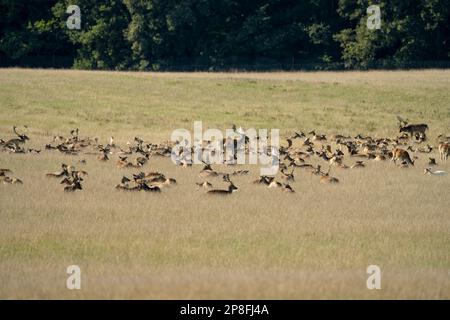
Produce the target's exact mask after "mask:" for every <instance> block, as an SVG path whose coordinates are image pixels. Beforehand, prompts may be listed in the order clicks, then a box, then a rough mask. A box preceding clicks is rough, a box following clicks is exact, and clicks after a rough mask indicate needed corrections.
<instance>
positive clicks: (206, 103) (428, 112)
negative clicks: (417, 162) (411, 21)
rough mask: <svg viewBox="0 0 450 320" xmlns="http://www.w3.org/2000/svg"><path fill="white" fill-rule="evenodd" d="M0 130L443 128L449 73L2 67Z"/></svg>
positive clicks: (123, 132)
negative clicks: (196, 124) (197, 125)
mask: <svg viewBox="0 0 450 320" xmlns="http://www.w3.org/2000/svg"><path fill="white" fill-rule="evenodd" d="M0 88H1V94H0V112H1V113H2V117H1V119H0V126H1V127H2V131H3V132H5V130H9V129H10V127H11V125H13V124H17V122H18V121H19V122H21V123H23V124H28V125H29V126H30V127H32V128H35V129H36V130H40V131H42V132H46V131H51V132H53V133H55V132H59V133H60V132H61V131H64V130H66V131H67V129H72V128H73V127H80V128H81V129H82V132H84V133H86V134H90V135H98V136H102V135H105V136H107V135H109V134H115V135H117V136H129V135H132V134H134V133H140V134H141V135H143V134H144V135H147V134H148V136H149V137H154V136H155V135H159V136H161V138H166V139H167V137H169V134H170V132H172V130H174V129H175V128H192V123H193V121H195V120H202V121H203V122H204V126H205V127H208V126H209V127H214V128H217V127H218V128H226V127H229V126H230V125H231V123H237V124H240V125H242V126H244V127H254V128H279V129H280V130H282V131H284V132H286V131H289V130H292V129H299V128H301V129H304V130H311V129H316V130H319V131H321V132H322V131H323V132H325V133H328V132H329V133H335V132H340V133H343V134H352V135H356V134H358V133H360V132H365V133H368V134H369V133H370V134H388V133H391V134H393V133H395V130H396V125H397V124H396V118H395V115H396V114H400V115H403V116H404V117H407V118H408V119H410V121H412V122H426V123H428V124H430V128H431V130H432V131H431V132H432V133H437V132H442V131H449V126H450V123H449V119H450V102H449V101H450V91H449V90H448V88H450V71H411V72H398V71H395V72H378V71H377V72H340V73H339V72H333V73H325V72H324V73H236V74H226V73H225V74H220V73H218V74H215V73H185V74H183V73H161V74H159V73H122V72H120V73H118V72H117V73H115V72H90V71H47V70H19V69H3V70H0Z"/></svg>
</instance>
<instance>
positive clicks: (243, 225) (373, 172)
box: [0, 69, 450, 299]
mask: <svg viewBox="0 0 450 320" xmlns="http://www.w3.org/2000/svg"><path fill="white" fill-rule="evenodd" d="M448 88H450V72H449V71H435V70H432V71H408V72H406V71H405V72H345V73H337V72H336V73H327V72H324V73H229V74H228V73H223V74H221V73H186V74H182V73H179V74H178V73H118V72H87V71H62V70H61V71H52V70H23V69H2V70H1V69H0V114H1V117H0V138H2V139H4V140H6V139H10V138H13V137H14V134H13V132H12V130H11V129H12V126H13V125H24V124H25V125H27V126H28V127H29V132H28V136H29V137H30V141H29V142H27V144H26V146H27V147H35V148H38V149H44V146H45V144H46V143H49V142H51V140H52V136H53V135H56V134H61V135H64V136H67V135H68V134H69V131H70V130H71V129H74V128H79V129H80V135H81V136H83V137H85V136H90V137H98V139H99V141H100V142H101V143H104V144H106V143H107V142H108V139H109V137H110V136H111V135H113V136H114V137H115V138H116V143H118V144H120V145H122V146H125V143H126V142H127V141H132V140H133V138H134V136H135V135H139V136H141V137H143V138H144V139H145V140H146V141H151V142H154V143H159V142H162V141H164V140H168V139H169V138H170V133H171V132H172V131H173V130H174V129H176V128H187V129H190V130H192V125H193V121H195V120H202V121H203V124H204V127H205V129H206V128H208V127H210V128H216V127H217V128H219V129H225V128H230V127H231V124H232V123H236V124H237V125H242V126H243V127H245V128H250V127H254V128H279V129H280V132H281V134H282V136H285V135H287V134H291V133H292V132H293V131H294V130H303V131H304V132H308V131H310V130H312V129H315V130H316V131H317V132H320V133H324V134H327V135H330V134H334V133H341V134H345V135H347V134H348V135H351V136H355V135H357V134H359V133H361V134H363V135H371V136H373V137H386V136H387V137H395V136H397V135H398V128H397V122H396V118H395V115H396V114H400V115H402V116H403V117H406V118H408V119H409V120H410V121H411V122H425V123H427V124H428V125H429V127H430V130H429V132H428V135H429V141H428V143H429V144H431V145H432V146H434V147H436V146H437V142H436V138H437V135H438V134H440V133H444V134H449V133H450V91H449V90H448ZM282 144H283V145H286V142H285V141H284V140H283V141H282ZM423 145H426V143H425V144H423ZM413 146H414V148H418V147H419V145H417V144H413ZM332 147H333V149H334V148H336V146H335V145H334V144H332ZM411 155H412V156H416V157H417V159H416V160H415V166H414V167H410V168H406V169H405V168H400V167H398V166H395V165H393V164H389V162H388V161H384V162H375V161H371V160H367V161H366V163H367V166H366V167H365V168H361V169H348V170H339V169H334V168H333V169H332V174H333V176H335V177H337V178H339V180H340V183H339V184H336V185H324V184H322V183H320V182H319V177H317V176H315V175H312V174H311V173H309V172H307V171H304V170H302V169H300V168H297V169H295V182H293V183H291V185H292V187H293V188H294V189H295V191H296V192H295V193H293V194H288V193H284V192H282V191H280V190H277V189H275V190H273V189H268V188H267V187H264V186H259V185H254V184H252V181H253V180H255V179H256V178H257V177H258V174H259V168H258V167H256V166H250V165H246V166H243V168H244V169H249V170H250V175H248V176H236V177H233V178H232V179H233V182H234V184H235V185H236V186H237V187H238V188H239V190H238V192H236V193H233V194H232V195H230V196H227V197H223V198H220V197H211V196H209V195H206V194H205V191H202V190H197V187H196V185H195V182H198V181H201V179H200V178H198V177H197V174H198V172H199V171H200V170H201V167H200V166H193V167H191V168H182V167H177V166H175V165H173V164H172V162H171V161H170V160H169V159H167V158H163V157H151V158H150V161H149V163H148V164H146V165H145V166H144V167H143V168H142V170H140V169H119V168H117V167H116V166H115V162H116V160H117V156H116V155H112V156H111V160H110V161H108V162H100V161H99V160H97V158H96V156H95V155H91V154H80V155H78V156H70V155H64V154H62V153H60V152H58V151H56V150H42V152H41V153H40V154H34V153H33V154H32V153H28V154H14V153H8V152H0V168H9V169H11V170H12V171H13V175H14V176H16V177H19V178H20V179H22V180H23V185H3V184H0V298H2V299H13V298H20V299H28V298H45V299H47V298H55V299H80V298H81V299H90V298H130V299H138V298H144V299H167V298H171V299H201V298H204V299H312V298H316V299H317V298H318V299H358V298H361V299H387V298H394V299H400V298H406V299H419V298H422V299H449V298H450V210H449V207H450V197H449V190H450V176H449V175H446V176H430V175H424V174H423V170H424V168H426V167H427V162H428V157H434V158H436V159H437V161H438V166H437V167H434V168H433V170H437V169H438V170H445V171H447V172H450V161H448V162H447V163H446V164H444V163H441V161H440V160H439V156H438V153H437V150H433V152H431V153H430V154H425V153H419V152H418V153H411ZM81 159H85V160H86V163H85V164H82V163H80V162H79V160H81ZM62 162H64V163H67V164H71V165H74V166H75V167H76V168H77V169H82V170H86V171H87V172H88V176H87V177H85V180H84V181H83V190H81V191H77V192H74V193H65V192H63V186H62V185H60V184H59V181H60V179H52V178H48V177H46V176H45V173H46V172H52V171H56V170H58V169H59V167H60V165H61V163H62ZM312 162H313V163H314V164H320V163H322V162H323V161H322V160H319V159H318V158H317V157H315V159H314V160H312ZM354 162H355V159H352V158H350V157H345V158H344V163H345V164H347V165H351V164H353V163H354ZM322 165H323V167H324V168H327V167H328V165H327V164H326V163H325V162H323V163H322ZM213 167H214V168H215V169H218V170H220V171H226V172H232V171H234V170H236V169H241V167H240V166H239V167H226V166H214V165H213ZM156 170H157V171H160V172H163V173H165V174H166V175H167V176H168V177H173V178H175V179H176V180H177V182H178V184H177V185H175V186H171V187H168V188H164V189H163V191H162V192H161V193H160V194H153V193H145V192H138V193H132V192H120V191H117V190H115V189H114V186H115V185H116V184H118V183H119V182H120V179H121V177H122V176H123V175H128V176H131V174H132V173H137V172H139V171H146V172H147V171H156ZM209 180H210V181H211V182H212V183H213V184H214V185H215V186H223V187H226V183H225V182H223V181H222V179H221V178H212V179H209ZM73 264H75V265H79V266H80V268H81V272H82V275H81V277H82V289H81V290H68V289H67V288H66V279H67V277H68V275H67V274H66V268H67V266H69V265H73ZM372 264H375V265H378V266H380V268H381V271H382V280H381V281H382V288H381V290H368V289H367V287H366V279H367V277H368V275H367V273H366V268H367V266H369V265H372Z"/></svg>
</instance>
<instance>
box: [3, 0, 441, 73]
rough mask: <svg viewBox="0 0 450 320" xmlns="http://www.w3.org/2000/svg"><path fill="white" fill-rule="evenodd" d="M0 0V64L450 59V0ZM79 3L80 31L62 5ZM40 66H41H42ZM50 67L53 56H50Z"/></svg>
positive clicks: (206, 65) (344, 63) (267, 64)
mask: <svg viewBox="0 0 450 320" xmlns="http://www.w3.org/2000/svg"><path fill="white" fill-rule="evenodd" d="M371 4H373V3H372V1H369V0H305V1H296V0H254V1H239V0H184V1H177V0H149V1H146V0H123V1H121V0H109V1H108V0H76V1H75V0H70V1H69V0H52V1H50V0H49V1H31V2H30V1H21V0H17V1H12V0H0V12H1V16H2V18H1V20H0V28H1V29H0V58H1V59H2V63H1V65H27V61H31V60H33V58H36V57H45V58H46V60H47V62H48V61H53V66H55V57H66V58H67V59H66V61H67V62H66V63H67V64H68V65H66V66H71V67H75V68H82V69H106V70H165V69H181V70H183V69H185V68H194V69H212V70H214V69H227V68H235V67H237V68H239V67H243V68H247V67H249V66H250V67H254V68H256V69H258V68H262V69H264V68H271V67H272V66H273V67H275V68H280V67H282V68H302V67H307V66H309V65H313V66H317V67H321V68H327V67H333V68H335V67H337V68H341V67H345V68H370V67H376V66H384V67H396V66H400V67H401V66H408V65H413V64H414V63H416V62H427V61H440V62H442V63H445V62H450V23H449V22H450V0H414V1H413V0H389V1H388V0H378V1H377V2H376V4H377V5H379V6H380V8H381V20H382V25H381V29H379V30H377V29H375V30H371V29H369V28H367V18H368V14H367V11H366V10H367V7H369V5H371ZM69 5H78V6H79V7H80V10H81V29H80V30H69V29H68V28H67V26H66V20H67V18H68V16H69V14H68V13H66V9H67V7H68V6H69ZM38 65H39V63H38ZM50 65H51V63H50Z"/></svg>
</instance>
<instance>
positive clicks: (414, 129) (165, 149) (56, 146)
mask: <svg viewBox="0 0 450 320" xmlns="http://www.w3.org/2000/svg"><path fill="white" fill-rule="evenodd" d="M398 120H399V126H400V128H399V133H400V134H401V135H399V136H397V137H396V138H372V137H369V136H366V137H364V136H362V135H360V134H359V135H357V136H355V137H349V136H343V135H331V136H329V137H327V136H325V135H321V134H317V133H316V132H315V131H311V132H309V133H307V134H305V133H303V132H296V131H294V134H293V135H292V136H290V137H288V138H287V139H286V143H287V146H280V148H279V159H278V160H279V161H278V162H279V168H280V170H279V173H280V179H281V180H280V181H277V179H276V177H274V176H260V177H259V179H257V180H255V181H254V182H253V183H254V184H255V185H262V186H266V187H267V188H270V189H272V188H278V189H281V190H282V191H284V192H287V193H293V192H295V191H294V189H293V188H292V186H291V185H290V183H291V182H293V181H295V176H294V172H295V170H296V169H297V170H303V171H308V172H310V173H311V174H312V175H315V176H318V177H319V181H320V182H321V183H326V184H336V183H339V179H337V178H336V177H333V176H331V175H330V170H331V168H332V167H334V168H337V169H358V168H364V167H365V166H366V162H367V161H369V160H372V161H383V160H388V159H390V162H391V163H392V162H393V163H394V164H395V165H397V166H400V167H404V168H407V167H409V166H414V160H413V159H417V158H418V154H419V153H424V154H431V152H432V151H433V150H435V148H434V147H433V146H431V145H429V144H427V145H426V147H421V146H420V144H422V143H423V142H424V141H427V136H426V131H427V130H428V126H427V125H426V124H418V125H411V124H407V123H406V121H404V120H403V119H401V118H400V117H398ZM24 128H25V130H27V127H24ZM234 128H235V126H234ZM13 131H14V133H15V134H16V136H17V138H13V139H10V140H6V141H5V140H2V139H0V151H3V152H9V153H36V154H39V153H41V150H36V149H31V148H25V144H26V142H27V141H28V140H29V137H28V136H27V135H26V134H25V133H20V132H19V131H18V128H17V127H13ZM240 132H241V131H240ZM227 139H230V138H227ZM227 139H224V141H223V143H224V144H226V143H229V142H230V141H226V140H227ZM233 139H235V138H233ZM244 140H246V139H244ZM297 141H299V142H298V143H297ZM437 142H438V147H437V149H438V152H439V159H440V161H442V162H446V161H447V159H448V157H449V154H450V137H449V136H444V135H439V136H438V141H437ZM413 143H416V144H419V147H417V148H416V149H414V148H413V147H412V145H411V144H413ZM332 144H334V150H333V149H332ZM172 147H173V143H169V142H166V143H162V144H153V143H146V142H145V141H144V140H143V139H142V138H139V137H135V138H134V142H133V143H130V142H128V143H127V147H126V148H125V149H122V148H121V147H120V146H118V145H116V144H115V142H114V138H113V137H111V138H110V140H109V143H107V144H106V145H103V144H100V143H99V142H98V139H96V138H94V139H92V138H89V137H87V138H81V137H80V136H79V132H78V129H75V130H72V131H71V132H70V136H68V137H63V136H54V137H53V139H52V141H51V143H49V144H46V145H45V150H54V151H59V152H61V153H63V154H68V155H79V154H84V155H85V154H94V155H97V159H98V160H99V161H102V162H106V161H109V160H110V157H111V156H112V155H116V156H117V158H118V159H117V162H116V166H117V167H118V168H135V169H142V168H143V167H144V166H145V165H146V164H147V163H148V161H149V159H150V157H153V156H162V157H170V156H171V153H172ZM244 148H245V151H246V152H249V146H248V145H247V144H246V145H245V146H244ZM344 151H346V152H344ZM408 151H410V152H412V153H413V154H414V155H413V156H411V154H410V153H409V152H408ZM345 156H347V159H354V160H353V164H352V165H350V166H349V165H346V164H344V162H343V160H344V157H345ZM131 158H134V160H129V159H131ZM313 158H316V160H318V161H319V162H320V161H322V163H323V162H325V163H328V170H326V171H323V170H322V165H321V164H317V165H313V164H312V161H311V160H313ZM85 162H86V160H85V159H81V160H79V163H85ZM176 164H177V165H179V166H182V167H191V166H192V162H190V161H189V160H186V159H181V160H180V161H177V162H176ZM229 165H232V164H227V166H229ZM428 165H429V167H427V168H425V169H424V173H425V174H430V175H445V174H446V172H445V171H432V169H431V166H434V165H437V162H436V159H435V158H432V157H429V161H428ZM248 173H249V171H248V170H237V171H234V172H231V173H229V172H228V173H227V172H219V171H216V170H213V168H212V167H211V165H210V164H207V163H204V167H203V169H202V170H201V171H200V173H199V174H198V178H200V179H201V180H202V181H200V182H196V185H197V189H207V191H206V194H211V195H229V194H232V193H233V192H234V191H236V190H238V187H236V185H235V184H234V183H233V182H232V181H231V178H230V176H237V175H246V174H248ZM11 174H12V171H11V170H9V169H0V182H2V183H3V184H22V183H23V182H22V180H20V179H18V178H15V177H12V176H10V175H11ZM87 174H88V173H87V172H86V171H83V170H75V167H74V166H70V165H66V164H64V163H63V164H62V165H61V170H60V171H57V172H51V173H47V174H46V176H47V177H53V178H59V179H62V180H61V182H60V183H61V184H63V185H64V191H66V192H73V191H76V190H82V182H83V177H85V176H86V175H87ZM215 177H222V178H223V181H224V182H226V183H227V184H228V188H226V189H213V184H212V183H211V182H210V181H212V180H211V178H215ZM208 180H210V181H208ZM176 184H177V181H176V180H175V179H173V178H168V177H166V176H165V175H164V174H163V173H160V172H147V173H145V172H144V171H140V172H139V173H137V174H133V175H132V176H131V177H130V178H129V177H126V176H123V177H122V179H121V182H120V183H119V184H117V185H116V186H115V188H116V189H117V190H121V191H146V192H161V190H162V189H163V188H165V187H169V186H173V185H176Z"/></svg>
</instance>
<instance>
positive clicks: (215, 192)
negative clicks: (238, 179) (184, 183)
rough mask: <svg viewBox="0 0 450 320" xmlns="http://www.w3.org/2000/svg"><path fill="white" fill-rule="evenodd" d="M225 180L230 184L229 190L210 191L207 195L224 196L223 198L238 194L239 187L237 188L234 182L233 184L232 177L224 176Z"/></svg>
mask: <svg viewBox="0 0 450 320" xmlns="http://www.w3.org/2000/svg"><path fill="white" fill-rule="evenodd" d="M223 180H224V181H226V182H228V184H229V185H228V189H227V190H223V189H213V190H209V191H208V192H207V194H212V195H222V196H225V195H230V194H232V193H233V192H236V191H237V189H238V187H236V186H235V185H234V184H233V182H231V180H230V176H229V175H228V174H227V175H224V176H223Z"/></svg>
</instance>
